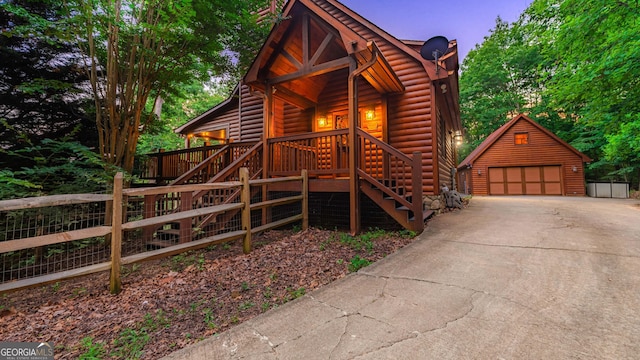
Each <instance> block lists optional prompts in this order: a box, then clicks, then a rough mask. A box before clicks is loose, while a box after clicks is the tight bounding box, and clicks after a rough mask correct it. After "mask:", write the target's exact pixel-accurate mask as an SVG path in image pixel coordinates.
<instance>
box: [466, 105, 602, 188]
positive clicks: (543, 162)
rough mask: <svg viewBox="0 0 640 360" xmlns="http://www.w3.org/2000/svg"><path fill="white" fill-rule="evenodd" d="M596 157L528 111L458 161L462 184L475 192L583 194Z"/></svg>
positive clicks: (503, 126) (492, 134)
mask: <svg viewBox="0 0 640 360" xmlns="http://www.w3.org/2000/svg"><path fill="white" fill-rule="evenodd" d="M590 161H591V159H589V157H587V156H586V155H584V154H583V153H581V152H580V151H578V150H576V149H575V148H574V147H573V146H571V145H569V144H567V143H566V142H565V141H563V140H561V139H560V138H558V137H557V136H556V135H555V134H553V133H552V132H550V131H549V130H547V129H546V128H544V127H543V126H542V125H540V124H538V123H537V122H535V121H533V120H532V119H531V118H529V117H527V116H526V115H523V114H520V115H517V116H515V117H514V118H513V119H511V120H510V121H509V122H507V123H506V124H504V125H502V126H501V127H500V128H499V129H498V130H496V131H494V132H493V133H491V134H490V135H489V136H487V138H486V139H485V140H484V141H483V142H482V143H481V144H480V145H479V146H478V147H477V148H476V149H474V150H473V151H472V152H471V153H470V154H469V156H467V157H466V158H465V159H464V160H463V161H462V162H461V163H460V165H459V166H458V175H459V178H460V179H459V186H460V188H459V190H460V191H461V192H463V193H472V194H474V195H571V196H584V195H585V183H584V163H585V162H590Z"/></svg>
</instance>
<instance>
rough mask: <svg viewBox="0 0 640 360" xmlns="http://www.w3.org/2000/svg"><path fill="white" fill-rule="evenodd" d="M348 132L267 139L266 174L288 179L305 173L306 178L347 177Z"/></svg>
mask: <svg viewBox="0 0 640 360" xmlns="http://www.w3.org/2000/svg"><path fill="white" fill-rule="evenodd" d="M348 143H349V132H348V129H340V130H331V131H323V132H315V133H306V134H299V135H293V136H285V137H279V138H273V139H269V141H268V145H269V146H268V149H269V151H268V154H269V164H270V166H269V174H270V175H272V176H292V175H296V174H300V170H302V169H306V170H307V171H308V172H309V176H311V177H318V176H323V175H325V176H332V177H336V176H348V174H349V158H348V156H349V150H348V149H349V148H348Z"/></svg>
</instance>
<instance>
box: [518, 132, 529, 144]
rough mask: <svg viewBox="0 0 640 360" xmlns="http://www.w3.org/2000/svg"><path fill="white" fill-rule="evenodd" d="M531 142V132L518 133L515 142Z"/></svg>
mask: <svg viewBox="0 0 640 360" xmlns="http://www.w3.org/2000/svg"><path fill="white" fill-rule="evenodd" d="M528 143H529V133H516V136H515V144H516V145H526V144H528Z"/></svg>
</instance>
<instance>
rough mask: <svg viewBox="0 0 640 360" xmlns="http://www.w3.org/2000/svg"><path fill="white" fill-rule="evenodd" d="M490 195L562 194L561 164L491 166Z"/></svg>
mask: <svg viewBox="0 0 640 360" xmlns="http://www.w3.org/2000/svg"><path fill="white" fill-rule="evenodd" d="M489 194H490V195H562V184H561V177H560V166H512V167H495V168H489Z"/></svg>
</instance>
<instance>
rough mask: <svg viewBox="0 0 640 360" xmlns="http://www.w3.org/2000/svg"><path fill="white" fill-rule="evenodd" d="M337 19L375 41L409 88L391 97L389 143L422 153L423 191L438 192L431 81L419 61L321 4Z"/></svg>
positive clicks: (329, 6)
mask: <svg viewBox="0 0 640 360" xmlns="http://www.w3.org/2000/svg"><path fill="white" fill-rule="evenodd" d="M318 5H319V6H321V7H323V8H324V9H325V10H326V11H327V12H328V13H330V14H332V15H333V17H334V18H336V19H337V20H338V21H340V22H342V23H343V24H345V25H346V26H348V27H349V28H351V29H353V30H354V31H355V32H357V33H358V34H360V36H362V37H363V38H365V39H367V40H373V41H375V43H376V45H377V46H378V47H379V48H380V50H381V51H382V53H383V54H384V56H385V58H386V59H387V61H388V62H389V64H390V65H391V67H392V68H393V70H394V71H395V72H396V74H397V75H398V77H399V79H400V81H401V82H402V84H403V85H404V86H405V92H404V93H402V94H399V95H391V96H389V98H388V129H387V131H388V135H389V144H390V145H392V146H394V147H395V148H397V149H398V150H400V151H402V152H403V153H405V154H407V155H409V156H411V155H412V153H413V152H414V151H420V152H421V153H422V188H423V192H424V193H425V194H433V193H434V192H435V187H436V186H437V185H436V181H435V179H434V151H433V146H432V143H433V139H432V135H431V134H432V122H431V120H432V101H431V100H432V99H431V80H430V79H429V77H428V75H427V73H426V72H425V70H424V67H423V66H422V64H420V63H419V62H418V60H416V59H414V58H411V57H409V56H408V55H407V54H406V53H404V52H403V51H401V50H400V49H398V48H397V47H395V46H393V45H391V44H390V43H389V42H387V40H385V39H383V38H382V37H381V36H380V35H378V34H376V33H374V32H372V31H371V30H369V29H368V28H365V27H364V26H362V25H360V24H359V23H356V22H355V21H354V20H353V19H351V18H350V17H348V16H346V14H343V13H342V12H340V11H338V9H336V8H334V7H333V6H332V5H330V4H328V3H325V2H319V3H318Z"/></svg>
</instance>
